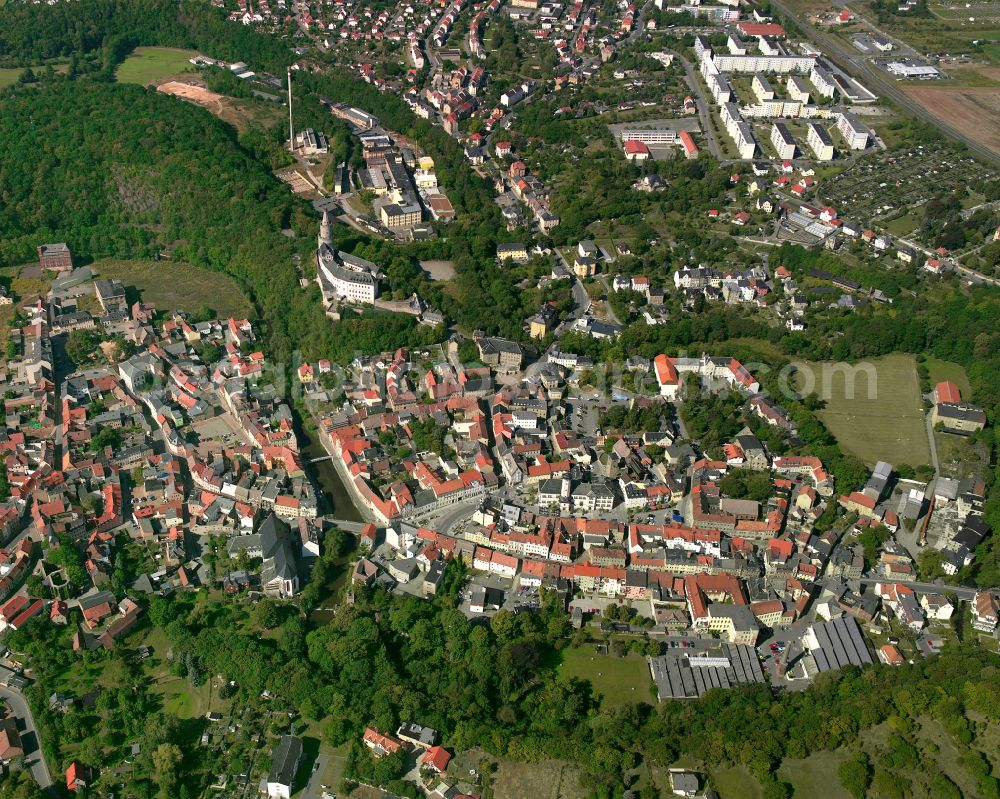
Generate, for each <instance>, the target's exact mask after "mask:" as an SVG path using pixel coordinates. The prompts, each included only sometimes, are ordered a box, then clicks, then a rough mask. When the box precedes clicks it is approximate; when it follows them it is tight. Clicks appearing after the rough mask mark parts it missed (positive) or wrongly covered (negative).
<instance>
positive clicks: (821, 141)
mask: <svg viewBox="0 0 1000 799" xmlns="http://www.w3.org/2000/svg"><path fill="white" fill-rule="evenodd" d="M806 130H807V131H808V133H807V134H806V143H807V144H808V145H809V147H810V148H811V149H812V151H813V153H814V154H815V156H816V160H817V161H832V160H833V139H832V138H831V137H830V134H829V133H828V132H827V130H826V128H824V127H823V126H822V125H820V124H819V123H818V122H810V123H808V124H807V125H806Z"/></svg>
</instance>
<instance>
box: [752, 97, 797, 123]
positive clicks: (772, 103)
mask: <svg viewBox="0 0 1000 799" xmlns="http://www.w3.org/2000/svg"><path fill="white" fill-rule="evenodd" d="M803 110H804V109H803V108H802V103H800V102H798V101H797V100H781V99H774V100H763V101H762V102H759V103H757V104H756V105H748V106H745V107H744V108H743V109H742V112H743V116H744V117H753V118H755V119H756V118H759V117H800V116H803V113H802V112H803Z"/></svg>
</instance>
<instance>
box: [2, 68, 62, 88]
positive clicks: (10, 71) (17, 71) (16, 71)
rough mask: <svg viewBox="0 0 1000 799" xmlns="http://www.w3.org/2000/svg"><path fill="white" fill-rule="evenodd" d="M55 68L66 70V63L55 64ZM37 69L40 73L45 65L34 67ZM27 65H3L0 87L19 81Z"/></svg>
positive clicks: (58, 70) (56, 69)
mask: <svg viewBox="0 0 1000 799" xmlns="http://www.w3.org/2000/svg"><path fill="white" fill-rule="evenodd" d="M52 66H53V68H54V69H55V71H56V72H65V71H66V68H67V65H66V64H53V65H52ZM32 69H33V70H35V74H36V75H37V74H39V73H40V72H41V71H42V70H44V69H45V67H32ZM24 70H25V67H3V68H2V69H0V89H6V88H7V87H8V86H11V85H12V84H14V83H16V82H17V79H18V78H19V77H21V73H22V72H24Z"/></svg>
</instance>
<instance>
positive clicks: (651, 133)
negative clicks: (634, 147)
mask: <svg viewBox="0 0 1000 799" xmlns="http://www.w3.org/2000/svg"><path fill="white" fill-rule="evenodd" d="M627 141H639V142H642V143H643V144H645V145H646V146H653V147H655V146H663V145H674V144H677V143H678V142H679V141H680V134H679V133H678V132H677V131H676V130H670V129H669V128H666V129H663V130H654V129H650V128H645V129H642V130H623V131H622V144H624V143H625V142H627Z"/></svg>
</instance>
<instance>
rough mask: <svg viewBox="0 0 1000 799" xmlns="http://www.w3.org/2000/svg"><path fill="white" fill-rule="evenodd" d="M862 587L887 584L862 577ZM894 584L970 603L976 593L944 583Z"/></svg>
mask: <svg viewBox="0 0 1000 799" xmlns="http://www.w3.org/2000/svg"><path fill="white" fill-rule="evenodd" d="M860 582H861V584H862V585H875V584H876V583H884V582H888V581H887V580H885V579H881V578H877V577H862V578H861V580H860ZM894 582H897V583H903V584H905V585H908V586H909V587H910V588H912V589H913V590H914V591H916V592H917V593H918V594H954V595H955V596H957V597H958V598H959V599H962V600H964V601H966V602H971V601H972V600H973V599H975V597H976V594H977V593H978V592H977V591H976V589H975V588H966V587H965V586H961V585H945V584H944V583H918V582H916V581H913V580H895V581H894Z"/></svg>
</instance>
